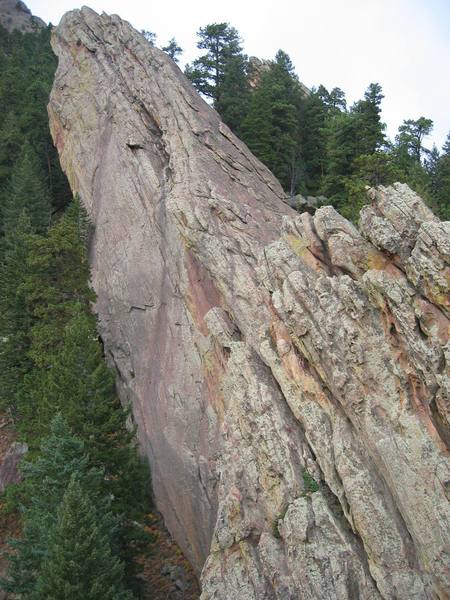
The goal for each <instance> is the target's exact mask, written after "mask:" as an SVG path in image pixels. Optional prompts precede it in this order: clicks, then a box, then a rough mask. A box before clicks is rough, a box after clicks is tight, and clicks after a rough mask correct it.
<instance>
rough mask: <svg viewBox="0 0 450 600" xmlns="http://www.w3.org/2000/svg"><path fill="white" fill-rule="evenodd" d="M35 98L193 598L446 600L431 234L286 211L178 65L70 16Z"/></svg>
mask: <svg viewBox="0 0 450 600" xmlns="http://www.w3.org/2000/svg"><path fill="white" fill-rule="evenodd" d="M53 46H54V49H55V52H56V53H57V55H58V57H59V66H58V71H57V75H56V79H55V84H54V88H53V91H52V95H51V100H50V104H49V114H50V123H51V130H52V134H53V138H54V140H55V143H56V145H57V147H58V150H59V153H60V158H61V163H62V166H63V169H64V170H65V172H66V173H67V175H68V178H69V181H70V184H71V186H72V189H73V191H74V192H75V193H78V194H79V195H80V197H81V199H82V201H83V202H84V204H85V206H86V207H87V209H88V211H89V214H90V216H91V219H92V221H93V223H94V225H95V233H94V236H93V240H92V247H91V264H92V272H93V285H94V288H95V290H96V292H97V295H98V301H97V306H96V309H97V312H98V315H99V320H100V330H101V335H102V338H103V340H104V343H105V350H106V353H107V356H108V358H109V360H110V361H111V363H112V364H114V365H115V367H116V368H117V371H118V374H119V388H120V393H121V396H122V399H123V401H124V402H131V403H132V406H133V414H134V417H135V420H136V422H137V424H138V435H139V440H140V444H141V447H142V449H143V451H145V452H146V454H147V455H148V456H149V459H150V462H151V466H152V475H153V486H154V493H155V496H156V500H157V503H158V506H159V507H160V509H161V511H162V512H163V514H164V516H165V519H166V523H167V525H168V527H169V529H170V531H171V532H172V533H173V535H174V536H175V537H176V539H177V541H178V542H179V543H180V545H181V546H182V548H183V549H184V551H185V552H186V554H187V555H188V557H189V558H190V560H191V561H192V563H193V564H194V565H195V567H196V568H197V569H198V570H199V571H200V570H201V569H202V588H203V592H202V598H203V599H204V600H206V599H209V598H216V599H217V598H220V599H223V600H225V599H227V600H228V599H240V600H242V599H250V598H254V599H258V600H259V599H272V598H279V599H283V600H286V599H289V598H291V599H297V598H300V597H301V598H311V599H312V598H321V599H322V598H324V599H327V598H328V599H330V600H331V599H336V598H339V599H346V598H349V599H350V598H361V599H366V598H371V599H372V598H408V599H419V598H446V597H447V595H448V593H449V591H450V582H449V549H448V541H449V536H448V525H449V516H450V512H449V502H448V500H449V498H448V496H449V493H450V471H449V461H448V440H449V436H448V434H449V423H448V420H449V414H450V411H449V393H450V385H449V379H448V361H449V357H450V348H449V343H448V337H449V312H450V306H449V296H448V288H449V275H450V269H449V261H450V241H449V230H450V226H449V223H440V222H439V220H438V219H437V218H435V217H434V216H433V215H432V213H431V212H430V211H429V210H428V209H427V208H426V207H425V205H424V204H423V202H422V201H421V200H420V198H418V197H417V196H416V195H415V194H414V193H413V192H411V190H409V188H407V186H404V185H400V184H396V185H395V186H393V187H392V188H387V189H384V188H380V189H379V190H372V191H371V192H370V204H369V205H368V206H367V207H366V208H365V209H363V211H362V214H361V227H360V231H358V230H357V229H356V228H355V227H354V226H353V225H351V224H350V223H348V222H347V221H346V220H345V219H344V218H342V217H341V216H340V215H339V214H337V213H336V212H335V211H334V210H333V209H332V208H331V207H322V208H320V209H318V210H317V211H316V212H315V214H314V215H313V216H312V215H309V214H306V213H305V214H302V215H299V214H298V213H296V212H295V211H294V210H292V209H291V208H290V207H289V206H288V205H287V204H286V202H285V199H284V194H283V192H282V190H281V188H280V186H279V184H278V182H277V181H276V180H275V179H274V178H273V176H272V175H271V174H270V173H269V171H268V170H267V169H266V168H265V167H264V166H263V165H261V164H260V163H259V162H258V161H257V160H256V159H255V158H254V157H253V156H252V155H251V153H250V152H249V151H248V149H247V148H246V147H245V145H244V144H242V143H241V142H240V141H239V140H238V139H237V138H236V137H235V136H234V135H233V134H232V133H231V132H230V131H229V129H228V128H227V127H226V126H225V125H223V124H222V123H221V122H220V119H219V117H218V115H217V114H216V113H215V112H214V111H213V110H212V109H211V108H210V107H209V106H208V105H207V104H206V103H205V102H203V101H202V100H201V98H200V97H199V96H198V95H197V94H196V92H195V91H194V90H193V88H192V87H191V86H190V84H189V82H187V80H186V79H185V78H184V76H183V75H182V73H181V72H180V70H179V69H178V67H177V66H176V65H175V64H174V63H173V62H172V61H171V60H170V59H169V58H168V57H167V56H166V55H165V54H164V53H163V52H161V51H159V50H158V49H156V48H153V47H150V46H149V45H148V43H147V42H146V41H145V40H144V39H143V37H141V35H140V34H138V33H137V32H136V31H135V30H133V28H132V27H131V26H130V25H129V24H128V23H126V22H124V21H122V20H121V19H119V18H118V17H116V16H112V17H110V16H107V15H104V14H103V15H101V16H99V15H97V14H96V13H94V12H93V11H91V10H90V9H87V8H83V9H82V10H81V11H73V12H71V13H68V14H67V15H66V16H65V17H64V18H63V19H62V21H61V23H60V25H59V27H58V28H57V30H56V31H55V33H54V37H53Z"/></svg>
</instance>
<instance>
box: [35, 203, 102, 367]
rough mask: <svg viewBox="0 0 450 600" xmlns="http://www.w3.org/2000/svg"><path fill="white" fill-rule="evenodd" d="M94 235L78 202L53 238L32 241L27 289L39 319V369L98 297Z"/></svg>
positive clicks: (58, 223) (52, 230) (51, 234)
mask: <svg viewBox="0 0 450 600" xmlns="http://www.w3.org/2000/svg"><path fill="white" fill-rule="evenodd" d="M88 235H89V226H88V223H87V220H86V215H85V212H84V210H83V209H82V207H81V206H80V203H79V202H78V201H77V200H75V201H74V202H72V204H71V205H70V206H69V208H68V210H67V211H66V212H65V213H64V215H63V216H62V218H61V219H59V220H58V221H56V223H55V224H54V225H53V226H52V227H51V228H50V230H49V232H48V235H47V236H37V237H35V238H33V240H32V241H31V243H30V246H29V253H28V258H27V266H28V271H29V275H28V277H27V279H26V281H25V284H24V285H25V292H26V302H27V310H28V311H29V313H30V314H31V316H32V317H33V319H34V320H35V324H34V326H33V329H32V347H31V349H30V356H31V358H32V359H33V360H34V362H35V364H36V366H38V367H45V366H48V365H49V364H51V362H52V360H53V357H54V355H56V354H57V353H58V352H59V349H60V347H61V340H62V336H61V333H62V331H63V330H64V327H65V325H66V324H67V322H68V321H69V320H70V318H71V317H72V315H73V314H74V311H76V310H77V308H78V306H79V305H80V304H81V305H83V306H85V307H86V309H88V308H90V302H91V301H92V300H94V298H95V295H94V293H93V292H92V290H91V288H90V286H89V263H88V256H87V243H86V242H87V236H88Z"/></svg>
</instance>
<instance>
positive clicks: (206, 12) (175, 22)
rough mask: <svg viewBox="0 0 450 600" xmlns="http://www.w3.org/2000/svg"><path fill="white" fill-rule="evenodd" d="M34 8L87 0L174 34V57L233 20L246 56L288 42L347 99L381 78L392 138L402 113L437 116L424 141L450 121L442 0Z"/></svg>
mask: <svg viewBox="0 0 450 600" xmlns="http://www.w3.org/2000/svg"><path fill="white" fill-rule="evenodd" d="M26 4H27V5H28V6H29V8H30V9H31V11H32V13H33V14H35V15H37V16H39V17H41V18H42V19H44V21H46V22H51V23H53V24H54V25H56V24H57V23H58V22H59V20H60V18H61V16H62V15H63V14H64V13H65V12H66V11H68V10H71V9H73V8H80V7H81V6H83V5H84V4H86V5H87V6H90V7H91V8H92V9H94V10H95V11H97V12H103V11H104V12H107V13H110V14H113V13H115V14H118V15H120V16H121V17H122V18H124V19H126V20H127V21H129V22H130V23H131V24H132V25H133V26H134V27H136V29H139V30H142V29H145V30H150V31H153V32H155V33H156V34H157V36H158V37H157V41H156V43H157V45H161V46H163V45H165V44H166V43H167V42H168V40H169V39H170V38H172V37H175V38H176V40H177V42H178V44H179V45H180V46H181V47H182V48H183V49H184V53H183V55H182V56H181V58H180V66H181V67H183V66H184V64H185V63H187V62H190V61H191V60H192V59H193V58H195V57H196V56H197V55H198V52H199V51H198V50H197V49H196V35H195V34H196V32H197V30H198V29H199V27H202V26H204V25H207V24H209V23H222V22H227V23H230V24H231V25H233V26H234V27H236V29H237V30H238V31H239V33H240V35H241V37H242V39H243V46H244V51H245V53H246V54H248V55H249V56H258V57H259V58H265V59H270V58H273V57H274V55H275V53H276V52H277V50H278V49H280V48H281V49H283V50H284V51H285V52H287V53H288V54H289V55H290V57H291V59H292V62H293V63H294V65H295V68H296V71H297V74H298V75H299V78H300V80H301V81H302V82H303V83H304V84H305V85H306V86H308V87H310V88H311V87H312V86H318V85H319V84H321V83H322V84H323V85H325V87H327V88H328V89H331V88H333V87H340V88H342V89H343V90H344V91H345V93H346V96H347V102H348V104H349V105H351V104H352V103H353V102H354V101H355V100H357V99H359V98H362V97H363V95H364V91H365V90H366V89H367V87H368V85H369V84H370V83H373V82H378V83H380V84H381V86H382V88H383V93H384V95H385V99H384V100H383V104H382V108H383V113H382V118H383V120H384V122H386V124H387V134H388V135H389V137H390V138H391V139H393V138H394V136H395V134H396V132H397V129H398V126H399V125H401V123H402V122H403V120H404V119H417V118H419V117H420V116H424V117H427V118H430V119H432V120H433V121H434V130H433V132H432V135H431V136H430V138H429V139H428V140H426V143H425V145H428V146H429V147H431V145H432V144H433V143H435V144H436V145H437V146H438V148H441V147H442V144H443V143H444V141H445V138H446V136H447V134H448V133H449V131H450V1H449V0H309V1H308V2H306V1H305V0H277V1H275V2H274V0H258V2H257V3H256V2H255V3H252V2H245V0H223V1H222V2H217V1H216V2H213V1H212V0H190V1H189V2H186V0H170V1H165V2H164V1H162V0H158V1H157V2H145V1H142V0H141V1H140V0H126V1H123V0H86V1H85V2H78V1H77V0H28V1H27V0H26Z"/></svg>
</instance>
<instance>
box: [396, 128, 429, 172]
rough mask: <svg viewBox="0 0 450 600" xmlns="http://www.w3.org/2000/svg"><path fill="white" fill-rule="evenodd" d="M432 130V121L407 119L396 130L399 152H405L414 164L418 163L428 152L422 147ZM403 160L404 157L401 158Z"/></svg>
mask: <svg viewBox="0 0 450 600" xmlns="http://www.w3.org/2000/svg"><path fill="white" fill-rule="evenodd" d="M432 129H433V121H432V120H431V119H426V118H425V117H420V118H419V119H417V120H414V119H407V120H406V121H403V124H402V125H400V127H399V128H398V135H397V137H396V143H397V146H398V148H399V149H400V150H403V151H405V153H406V155H407V156H409V157H410V158H411V159H413V160H414V161H415V162H417V163H420V162H421V160H422V156H423V154H424V153H427V152H428V151H427V150H426V148H424V146H423V142H424V140H425V138H426V137H427V136H428V135H430V133H431V131H432ZM403 158H404V159H405V156H403Z"/></svg>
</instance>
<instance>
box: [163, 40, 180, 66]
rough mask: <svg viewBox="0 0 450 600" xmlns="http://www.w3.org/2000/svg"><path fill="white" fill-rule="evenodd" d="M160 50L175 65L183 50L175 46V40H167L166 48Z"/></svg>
mask: <svg viewBox="0 0 450 600" xmlns="http://www.w3.org/2000/svg"><path fill="white" fill-rule="evenodd" d="M161 50H163V51H164V52H165V53H166V54H168V55H169V56H170V58H171V59H172V60H174V61H175V62H176V63H177V62H178V56H179V55H180V54H182V53H183V49H182V48H181V47H180V46H179V45H178V44H177V41H176V39H175V38H172V39H171V40H169V43H168V44H167V46H164V47H163V48H161Z"/></svg>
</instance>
